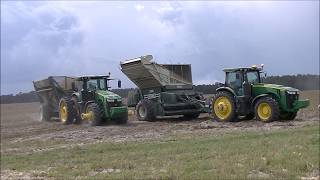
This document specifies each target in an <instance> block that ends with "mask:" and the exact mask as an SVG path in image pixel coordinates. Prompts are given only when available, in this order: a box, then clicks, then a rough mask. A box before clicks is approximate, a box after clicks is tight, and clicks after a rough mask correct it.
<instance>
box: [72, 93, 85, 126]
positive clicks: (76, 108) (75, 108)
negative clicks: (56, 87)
mask: <svg viewBox="0 0 320 180" xmlns="http://www.w3.org/2000/svg"><path fill="white" fill-rule="evenodd" d="M71 100H72V102H73V111H74V118H75V121H74V123H75V124H81V123H82V119H81V113H80V106H79V104H78V101H77V97H76V96H72V98H71Z"/></svg>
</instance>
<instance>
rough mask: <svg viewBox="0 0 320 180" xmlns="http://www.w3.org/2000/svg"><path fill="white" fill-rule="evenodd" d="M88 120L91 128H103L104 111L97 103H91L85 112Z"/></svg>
mask: <svg viewBox="0 0 320 180" xmlns="http://www.w3.org/2000/svg"><path fill="white" fill-rule="evenodd" d="M85 114H86V116H87V120H88V121H89V123H90V125H91V126H101V125H102V114H103V112H102V110H101V109H100V107H99V105H98V104H96V103H90V104H89V105H88V106H87V108H86V111H85Z"/></svg>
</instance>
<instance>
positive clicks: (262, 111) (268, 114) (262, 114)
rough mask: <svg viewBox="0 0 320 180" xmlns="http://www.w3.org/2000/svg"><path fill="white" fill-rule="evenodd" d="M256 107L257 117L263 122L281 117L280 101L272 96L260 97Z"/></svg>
mask: <svg viewBox="0 0 320 180" xmlns="http://www.w3.org/2000/svg"><path fill="white" fill-rule="evenodd" d="M254 107H255V108H254V109H255V115H256V118H257V119H258V120H260V121H262V122H271V121H274V120H277V119H278V118H279V114H280V113H279V106H278V102H277V101H276V100H275V99H273V98H271V97H263V98H261V99H259V100H258V101H257V102H256V104H255V106H254Z"/></svg>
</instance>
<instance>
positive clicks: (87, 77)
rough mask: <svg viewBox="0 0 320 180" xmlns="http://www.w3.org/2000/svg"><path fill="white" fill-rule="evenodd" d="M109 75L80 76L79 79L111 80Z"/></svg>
mask: <svg viewBox="0 0 320 180" xmlns="http://www.w3.org/2000/svg"><path fill="white" fill-rule="evenodd" d="M109 77H110V76H109V75H89V76H80V77H78V79H79V80H84V79H102V78H105V79H109Z"/></svg>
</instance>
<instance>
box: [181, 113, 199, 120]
mask: <svg viewBox="0 0 320 180" xmlns="http://www.w3.org/2000/svg"><path fill="white" fill-rule="evenodd" d="M199 116H200V113H194V114H184V115H183V117H184V119H186V120H192V119H197V118H198V117H199Z"/></svg>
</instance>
